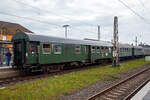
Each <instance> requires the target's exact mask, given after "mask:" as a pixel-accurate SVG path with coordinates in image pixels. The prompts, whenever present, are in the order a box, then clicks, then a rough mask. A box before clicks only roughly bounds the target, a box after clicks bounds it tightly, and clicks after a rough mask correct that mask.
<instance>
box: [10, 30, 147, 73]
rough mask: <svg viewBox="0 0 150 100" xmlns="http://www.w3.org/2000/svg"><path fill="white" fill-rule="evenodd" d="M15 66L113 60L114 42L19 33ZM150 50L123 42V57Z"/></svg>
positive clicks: (58, 66)
mask: <svg viewBox="0 0 150 100" xmlns="http://www.w3.org/2000/svg"><path fill="white" fill-rule="evenodd" d="M12 42H13V45H14V46H13V47H14V66H16V67H17V68H18V69H20V70H23V71H24V70H25V71H27V72H31V71H37V70H40V71H46V72H47V71H52V69H58V70H60V69H63V68H64V66H69V67H70V66H72V65H73V66H78V65H80V64H81V65H82V64H88V63H97V62H102V61H103V60H112V55H113V45H112V43H110V42H104V41H88V40H73V39H64V38H58V37H50V36H43V35H34V34H27V33H24V32H18V33H16V34H15V35H14V36H13V39H12ZM149 54H150V49H143V48H142V47H135V46H131V45H128V44H119V57H120V58H129V57H138V56H142V55H149Z"/></svg>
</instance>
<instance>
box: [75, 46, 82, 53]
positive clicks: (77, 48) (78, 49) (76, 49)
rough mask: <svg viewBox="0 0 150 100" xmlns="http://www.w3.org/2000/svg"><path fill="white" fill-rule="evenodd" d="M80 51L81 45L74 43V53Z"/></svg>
mask: <svg viewBox="0 0 150 100" xmlns="http://www.w3.org/2000/svg"><path fill="white" fill-rule="evenodd" d="M80 52H81V47H80V45H76V46H75V53H76V54H80Z"/></svg>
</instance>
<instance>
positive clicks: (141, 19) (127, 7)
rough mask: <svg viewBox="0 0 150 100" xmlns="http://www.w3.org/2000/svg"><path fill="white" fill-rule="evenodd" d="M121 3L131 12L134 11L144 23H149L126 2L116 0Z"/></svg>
mask: <svg viewBox="0 0 150 100" xmlns="http://www.w3.org/2000/svg"><path fill="white" fill-rule="evenodd" d="M118 1H119V2H120V3H121V4H123V5H124V6H125V7H126V8H128V9H129V10H130V11H131V12H132V13H134V14H135V15H136V16H138V17H139V18H140V19H141V20H143V21H144V22H145V23H146V24H149V25H150V23H149V22H148V21H147V20H146V19H145V18H144V17H143V16H141V15H140V14H139V13H137V12H136V11H134V10H133V9H132V8H131V7H129V6H128V5H127V4H125V3H124V2H123V1H121V0H118Z"/></svg>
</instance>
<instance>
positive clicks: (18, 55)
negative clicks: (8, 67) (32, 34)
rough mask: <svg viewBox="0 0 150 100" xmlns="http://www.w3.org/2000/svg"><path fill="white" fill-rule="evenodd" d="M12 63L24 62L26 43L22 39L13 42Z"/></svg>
mask: <svg viewBox="0 0 150 100" xmlns="http://www.w3.org/2000/svg"><path fill="white" fill-rule="evenodd" d="M13 45H14V46H13V50H14V65H16V66H20V67H21V66H22V65H23V64H24V63H25V53H26V50H25V48H26V45H25V41H24V40H16V41H14V43H13Z"/></svg>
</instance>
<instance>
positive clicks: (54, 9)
mask: <svg viewBox="0 0 150 100" xmlns="http://www.w3.org/2000/svg"><path fill="white" fill-rule="evenodd" d="M17 1H19V2H23V3H18V2H15V1H14V0H1V3H0V12H6V13H9V14H14V15H18V16H22V17H29V18H32V19H35V20H40V21H41V22H38V21H35V20H26V19H22V18H16V17H12V16H8V15H2V14H1V13H0V17H1V20H3V21H9V22H16V23H19V24H21V25H23V26H25V27H27V28H29V29H30V30H32V31H34V32H35V33H37V34H44V35H45V34H46V35H53V36H59V37H64V29H63V28H62V25H64V24H69V25H70V27H69V33H68V37H69V38H77V39H83V38H93V39H96V38H97V25H100V26H101V39H102V40H107V41H110V40H111V39H112V34H113V18H114V16H118V18H119V41H120V42H123V43H133V42H134V39H135V36H138V39H139V42H141V41H143V42H147V43H149V44H150V40H149V38H150V35H149V27H150V25H148V24H146V23H145V22H144V21H142V20H141V19H140V18H138V17H137V16H135V15H134V14H133V13H132V12H131V11H130V10H129V9H127V8H126V7H124V6H123V5H122V4H121V3H119V2H118V0H22V1H20V0H17ZM122 1H123V2H125V3H126V4H128V5H129V6H130V7H131V8H132V9H134V10H135V11H136V12H138V13H139V14H140V15H141V16H144V18H145V19H146V20H147V22H149V23H150V17H149V16H150V13H149V12H150V10H149V9H146V8H148V7H149V5H150V2H149V1H148V0H141V1H142V2H143V4H144V5H143V4H141V3H140V2H139V0H134V1H132V0H126V1H124V0H122ZM26 4H27V5H31V6H27V5H26ZM35 7H37V8H35ZM48 23H49V24H48ZM50 23H51V24H50ZM52 24H57V26H54V25H52Z"/></svg>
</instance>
